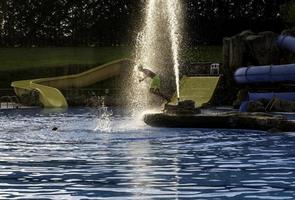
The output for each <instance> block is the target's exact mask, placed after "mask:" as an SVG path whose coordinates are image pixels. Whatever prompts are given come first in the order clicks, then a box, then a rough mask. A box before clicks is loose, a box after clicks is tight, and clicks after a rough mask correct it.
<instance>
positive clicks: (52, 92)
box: [11, 59, 131, 108]
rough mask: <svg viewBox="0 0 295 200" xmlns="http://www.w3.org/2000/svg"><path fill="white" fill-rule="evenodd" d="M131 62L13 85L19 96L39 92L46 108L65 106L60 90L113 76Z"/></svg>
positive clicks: (120, 62) (112, 63)
mask: <svg viewBox="0 0 295 200" xmlns="http://www.w3.org/2000/svg"><path fill="white" fill-rule="evenodd" d="M130 62H131V60H129V59H122V60H117V61H114V62H110V63H107V64H104V65H101V66H98V67H94V68H92V69H90V70H88V71H85V72H82V73H79V74H74V75H67V76H59V77H51V78H40V79H33V80H24V81H15V82H12V83H11V86H12V87H13V88H14V91H15V93H16V95H17V96H19V97H20V96H22V95H23V94H28V93H29V92H30V91H36V92H38V93H39V99H40V102H41V103H42V105H43V106H44V107H45V108H64V107H67V106H68V103H67V101H66V98H65V97H64V95H63V94H62V93H61V92H60V90H62V89H67V88H82V87H86V86H89V85H93V84H95V83H97V82H100V81H104V80H106V79H109V78H112V77H114V76H117V75H119V74H120V73H121V72H122V71H123V70H126V69H127V68H128V67H129V66H130Z"/></svg>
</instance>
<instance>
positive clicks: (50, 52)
mask: <svg viewBox="0 0 295 200" xmlns="http://www.w3.org/2000/svg"><path fill="white" fill-rule="evenodd" d="M130 53H131V50H130V48H128V47H97V48H91V47H83V48H82V47H63V48H0V71H11V70H18V69H26V68H38V67H45V68H47V67H57V66H67V65H80V64H81V65H93V64H103V63H106V62H109V61H113V60H116V59H121V58H124V57H130Z"/></svg>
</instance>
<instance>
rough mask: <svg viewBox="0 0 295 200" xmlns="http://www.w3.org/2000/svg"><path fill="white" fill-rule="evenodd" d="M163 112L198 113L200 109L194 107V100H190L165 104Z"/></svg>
mask: <svg viewBox="0 0 295 200" xmlns="http://www.w3.org/2000/svg"><path fill="white" fill-rule="evenodd" d="M164 112H165V113H168V114H199V113H201V111H200V109H198V108H196V106H195V102H194V101H191V100H187V101H181V102H179V103H178V105H169V104H166V105H165V109H164Z"/></svg>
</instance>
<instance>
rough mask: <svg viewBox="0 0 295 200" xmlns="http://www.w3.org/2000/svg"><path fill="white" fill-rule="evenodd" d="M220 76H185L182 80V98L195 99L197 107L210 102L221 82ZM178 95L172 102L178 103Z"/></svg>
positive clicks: (182, 99)
mask: <svg viewBox="0 0 295 200" xmlns="http://www.w3.org/2000/svg"><path fill="white" fill-rule="evenodd" d="M219 80H220V77H219V76H192V77H187V76H184V77H183V78H182V79H181V81H180V100H181V101H184V100H193V101H194V102H196V106H197V107H202V106H203V105H206V104H207V103H209V102H210V101H211V99H212V97H213V95H214V92H215V91H216V88H217V85H218V83H219ZM176 102H177V98H176V95H174V97H173V98H172V103H174V104H176Z"/></svg>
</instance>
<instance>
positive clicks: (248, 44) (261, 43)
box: [223, 30, 280, 79]
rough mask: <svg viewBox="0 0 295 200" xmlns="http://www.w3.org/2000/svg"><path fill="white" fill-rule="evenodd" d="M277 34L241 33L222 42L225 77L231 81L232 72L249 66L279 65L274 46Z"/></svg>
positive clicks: (276, 49) (276, 50)
mask: <svg viewBox="0 0 295 200" xmlns="http://www.w3.org/2000/svg"><path fill="white" fill-rule="evenodd" d="M277 36H278V35H277V34H276V33H273V32H270V31H265V32H261V33H258V34H256V33H253V32H252V31H249V30H247V31H243V32H241V33H240V34H238V35H235V36H233V37H230V38H224V40H223V54H224V56H223V58H224V60H223V63H224V68H225V71H226V73H227V74H226V75H227V76H228V78H229V79H232V74H233V73H234V71H235V70H236V69H238V68H240V67H247V66H250V65H270V64H279V62H280V59H279V57H280V51H279V49H278V47H277V44H276V39H277Z"/></svg>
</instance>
